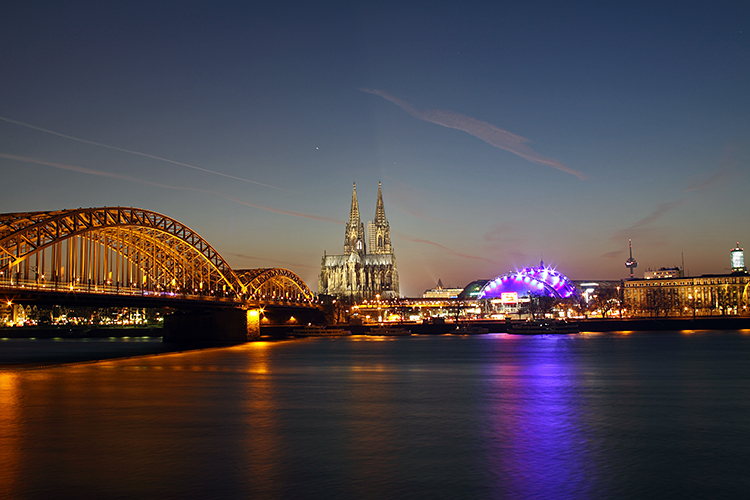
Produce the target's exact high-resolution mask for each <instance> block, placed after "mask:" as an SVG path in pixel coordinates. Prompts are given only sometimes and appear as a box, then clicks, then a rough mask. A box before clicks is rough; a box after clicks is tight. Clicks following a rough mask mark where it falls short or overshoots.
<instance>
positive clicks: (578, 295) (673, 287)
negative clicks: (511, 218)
mask: <svg viewBox="0 0 750 500" xmlns="http://www.w3.org/2000/svg"><path fill="white" fill-rule="evenodd" d="M637 266H638V263H637V261H636V260H635V259H634V258H633V253H632V247H631V248H630V257H629V258H628V260H627V261H626V263H625V267H626V268H627V269H628V270H629V271H630V279H628V280H623V281H620V282H617V281H614V282H613V281H609V282H586V281H576V282H573V281H571V280H570V279H568V278H567V277H566V276H564V275H563V274H561V273H559V272H558V271H556V270H555V269H552V268H549V267H547V266H545V265H544V263H543V262H542V263H540V265H539V266H532V267H528V268H525V269H522V270H516V271H513V272H509V273H506V274H503V275H500V276H497V277H496V278H494V279H492V280H477V281H474V282H472V283H470V284H469V285H467V286H466V287H465V288H451V287H444V286H443V284H442V282H440V281H439V282H438V285H437V286H436V287H435V288H434V289H430V290H426V291H425V293H424V295H423V297H421V298H419V299H412V301H415V303H416V301H419V302H420V303H422V302H423V303H424V304H428V305H429V304H435V305H440V308H444V306H445V307H448V308H450V306H451V304H452V303H453V302H464V303H465V302H472V301H477V300H480V301H484V302H485V304H484V306H483V310H486V311H489V312H494V313H499V314H503V313H506V314H510V313H514V312H517V311H518V310H519V308H520V306H521V305H522V304H524V303H526V302H528V301H529V300H530V299H532V298H533V297H547V298H551V299H555V300H565V301H568V302H570V301H574V300H578V301H582V302H584V303H590V302H592V301H593V300H594V299H596V298H599V299H601V297H602V296H605V295H606V296H607V297H608V299H607V300H610V301H614V302H616V307H615V305H612V304H610V305H611V306H612V309H614V310H616V314H617V315H628V316H637V317H640V316H657V317H663V316H690V315H692V316H710V315H744V314H749V313H750V311H748V299H749V297H748V288H749V287H750V275H749V274H748V273H747V269H746V267H745V263H744V251H743V249H742V248H740V246H739V243H737V246H736V247H735V248H733V249H732V250H731V266H732V267H731V272H730V273H729V274H720V275H718V274H717V275H704V276H698V277H686V276H684V272H683V270H682V269H680V268H679V267H672V268H662V269H659V270H656V271H651V270H649V271H646V272H645V273H644V277H643V278H635V277H634V275H633V269H634V268H636V267H637ZM318 293H319V295H322V296H332V297H337V298H339V299H341V300H343V301H344V302H346V303H351V304H355V303H356V304H364V303H368V304H373V303H375V304H377V303H383V302H385V301H389V302H392V301H393V300H395V299H398V298H399V296H400V294H399V281H398V270H397V266H396V256H395V253H394V250H393V245H392V244H391V235H390V225H389V223H388V220H387V219H386V216H385V206H384V204H383V193H382V186H381V184H380V183H378V196H377V203H376V206H375V217H374V218H373V220H371V221H369V222H368V223H367V226H365V225H364V224H363V223H362V221H361V217H360V211H359V202H358V200H357V187H356V184H355V185H354V186H353V188H352V203H351V208H350V212H349V222H348V223H347V224H346V230H345V234H344V252H343V254H338V255H328V254H327V253H325V252H324V254H323V258H322V261H321V271H320V275H319V279H318ZM406 300H407V301H408V300H409V299H406ZM373 301H374V302H373ZM402 302H403V300H402ZM488 304H489V305H488Z"/></svg>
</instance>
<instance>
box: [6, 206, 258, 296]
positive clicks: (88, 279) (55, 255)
mask: <svg viewBox="0 0 750 500" xmlns="http://www.w3.org/2000/svg"><path fill="white" fill-rule="evenodd" d="M0 281H2V282H3V283H6V284H11V285H13V284H14V282H15V284H16V285H18V284H23V283H30V282H31V283H35V284H36V285H40V284H42V285H44V286H50V287H52V286H54V287H55V288H57V287H58V286H63V287H69V288H70V289H76V288H82V287H84V288H89V289H90V288H92V287H94V288H96V289H100V288H101V289H102V290H104V289H106V288H108V287H109V288H116V289H117V290H120V289H139V290H141V291H143V290H160V291H167V292H170V291H171V292H177V293H191V294H192V293H199V294H206V295H208V294H240V293H242V292H244V291H245V287H244V286H243V284H242V283H241V282H240V280H239V279H238V277H237V275H236V274H235V272H234V271H233V270H232V268H231V267H230V266H229V264H228V263H227V262H226V261H225V260H224V258H223V257H221V255H220V254H219V253H218V252H217V251H216V250H215V249H214V248H213V247H212V246H211V245H210V244H209V243H208V242H207V241H206V240H204V239H203V238H202V237H201V236H200V235H198V233H196V232H195V231H193V230H192V229H190V228H189V227H187V226H185V225H184V224H182V223H180V222H178V221H176V220H175V219H172V218H170V217H167V216H165V215H162V214H159V213H156V212H152V211H149V210H143V209H138V208H127V207H103V208H79V209H73V210H58V211H51V212H27V213H13V214H0Z"/></svg>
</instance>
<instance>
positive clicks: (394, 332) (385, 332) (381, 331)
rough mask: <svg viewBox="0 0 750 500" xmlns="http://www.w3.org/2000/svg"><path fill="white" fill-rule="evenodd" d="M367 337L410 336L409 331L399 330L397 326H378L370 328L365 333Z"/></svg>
mask: <svg viewBox="0 0 750 500" xmlns="http://www.w3.org/2000/svg"><path fill="white" fill-rule="evenodd" d="M367 335H378V336H384V337H403V336H407V335H411V330H407V329H406V328H401V327H398V326H386V325H380V326H376V327H375V328H370V331H368V332H367Z"/></svg>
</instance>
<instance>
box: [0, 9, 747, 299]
mask: <svg viewBox="0 0 750 500" xmlns="http://www.w3.org/2000/svg"><path fill="white" fill-rule="evenodd" d="M747 19H750V6H748V5H746V4H745V3H742V2H720V3H718V4H712V5H705V6H704V5H686V4H683V3H675V4H672V3H667V2H658V3H656V4H654V3H645V2H643V3H639V2H636V3H629V4H627V5H625V4H622V5H602V4H596V3H594V4H590V5H578V4H576V5H559V4H557V3H553V2H525V3H523V4H508V5H502V6H500V5H498V4H497V3H496V2H486V3H485V2H479V3H473V4H472V5H462V4H459V3H456V4H450V3H438V4H423V5H420V4H419V3H417V4H410V5H403V4H401V3H397V2H393V3H390V2H380V3H377V4H362V5H355V4H352V5H339V4H329V3H320V4H308V3H304V2H281V3H274V4H264V5H243V4H212V3H201V2H194V3H188V4H185V3H183V2H181V3H177V2H160V3H158V4H154V5H152V4H150V3H143V4H140V3H128V4H124V5H109V4H101V3H94V2H90V3H87V2H80V3H76V4H75V5H61V4H59V3H56V2H24V3H20V4H16V5H13V6H11V7H9V8H8V9H7V11H6V13H5V15H4V16H3V18H2V19H0V27H1V28H2V30H0V42H1V43H2V46H3V47H5V48H6V49H5V50H4V51H3V52H2V53H0V63H1V64H2V67H3V69H4V75H6V77H5V78H4V79H2V81H0V172H2V184H1V185H2V189H3V195H2V198H0V212H4V213H7V212H23V211H39V210H55V209H63V208H73V207H79V206H82V207H100V206H132V207H139V208H144V209H148V210H154V211H157V212H160V213H162V214H164V215H167V216H169V217H172V218H175V219H177V220H179V221H180V222H182V223H184V224H186V225H187V226H189V227H190V228H192V229H193V230H195V231H197V232H198V233H199V234H200V235H201V236H203V237H204V238H205V239H206V240H208V241H209V242H210V243H211V244H212V245H213V246H214V247H215V248H216V249H217V250H218V251H219V252H220V253H221V254H222V255H223V256H224V257H225V258H226V259H227V261H228V262H229V263H230V264H231V265H232V266H233V267H235V268H252V267H285V268H288V269H290V270H292V271H294V272H295V273H297V274H299V275H300V276H301V277H302V278H303V279H304V280H305V282H306V283H308V285H309V286H310V287H311V288H313V289H315V284H316V283H317V278H318V273H319V271H320V256H321V255H322V253H323V251H327V252H328V253H330V254H338V253H341V251H342V246H343V234H344V228H345V223H346V221H347V216H348V214H349V205H350V202H351V185H352V182H356V183H357V188H358V189H357V191H358V196H359V202H360V207H361V208H363V212H362V214H363V216H362V218H363V221H367V220H370V219H371V218H372V216H373V214H372V213H370V212H369V210H370V207H374V206H375V201H376V197H377V187H378V181H382V189H383V191H382V192H383V198H384V202H385V207H386V213H387V218H388V222H389V223H390V228H391V238H392V244H393V249H394V252H395V256H396V258H397V259H398V268H399V278H400V287H401V294H402V295H405V296H419V295H421V294H422V293H423V292H424V290H425V289H429V288H433V287H434V286H435V284H436V283H437V282H438V279H441V280H442V283H444V284H445V285H446V286H455V287H463V286H465V285H467V284H468V283H470V282H471V281H474V280H476V279H492V278H494V277H495V276H498V275H500V274H503V273H506V272H508V271H510V270H513V269H516V268H523V267H526V266H530V265H536V264H538V263H539V261H540V260H542V259H543V260H544V262H545V263H547V264H549V265H551V266H553V267H556V268H557V269H558V270H559V271H560V272H562V273H564V274H565V275H566V276H568V277H570V278H571V279H575V280H578V279H601V280H619V279H624V278H627V276H628V270H627V269H626V267H625V261H626V260H627V258H628V239H632V242H633V257H634V258H635V259H637V261H638V268H637V269H636V272H635V274H636V276H642V275H643V271H644V270H646V269H649V268H650V269H659V268H661V267H674V266H682V260H683V255H684V263H685V270H686V273H687V274H690V275H694V276H695V275H700V274H708V273H723V272H728V271H727V269H729V268H730V250H731V249H732V248H733V247H734V246H735V245H736V242H739V246H743V245H745V244H747V241H750V231H749V230H748V229H749V228H748V223H747V209H746V205H747V202H746V194H747V192H748V188H750V182H749V181H748V172H750V169H748V168H747V167H748V162H749V160H750V123H749V122H748V120H747V117H748V116H750V97H749V95H748V91H747V89H748V88H750V42H749V41H748V35H749V34H750V30H748V27H747V26H746V24H747Z"/></svg>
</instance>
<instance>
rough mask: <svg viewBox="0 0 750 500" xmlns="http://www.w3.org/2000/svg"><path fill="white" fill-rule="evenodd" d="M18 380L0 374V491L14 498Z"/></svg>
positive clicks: (16, 457)
mask: <svg viewBox="0 0 750 500" xmlns="http://www.w3.org/2000/svg"><path fill="white" fill-rule="evenodd" d="M19 419H20V409H19V402H18V378H17V376H16V374H14V373H0V489H2V491H3V493H4V494H6V495H8V497H9V498H12V497H14V496H15V495H14V492H15V491H16V489H17V484H18V466H19V463H18V461H19V457H18V448H19V445H20V443H19V442H18V440H19V436H20V435H21V429H20V428H19V427H20V422H19Z"/></svg>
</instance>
